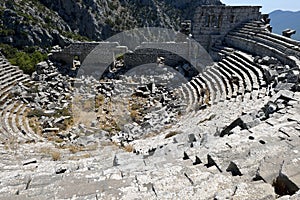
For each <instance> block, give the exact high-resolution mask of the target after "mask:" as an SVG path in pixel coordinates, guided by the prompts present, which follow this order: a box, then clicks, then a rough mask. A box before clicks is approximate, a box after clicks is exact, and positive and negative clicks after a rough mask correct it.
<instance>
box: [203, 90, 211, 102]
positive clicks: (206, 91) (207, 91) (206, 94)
mask: <svg viewBox="0 0 300 200" xmlns="http://www.w3.org/2000/svg"><path fill="white" fill-rule="evenodd" d="M205 96H206V98H205V100H204V102H205V104H207V105H209V101H210V93H209V90H208V89H205Z"/></svg>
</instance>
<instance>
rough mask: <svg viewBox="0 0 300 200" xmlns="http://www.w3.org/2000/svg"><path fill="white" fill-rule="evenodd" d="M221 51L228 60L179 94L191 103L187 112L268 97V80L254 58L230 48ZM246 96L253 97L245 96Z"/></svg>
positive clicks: (198, 78)
mask: <svg viewBox="0 0 300 200" xmlns="http://www.w3.org/2000/svg"><path fill="white" fill-rule="evenodd" d="M218 51H219V52H220V53H221V54H223V55H225V57H224V59H222V60H221V61H220V62H218V63H216V64H215V65H213V66H209V67H207V68H206V69H205V70H204V71H203V72H202V73H200V74H199V75H197V76H196V77H194V78H193V79H192V80H191V81H190V82H188V83H186V84H183V85H182V86H181V87H180V88H179V89H178V91H179V95H180V96H181V97H182V98H183V100H184V101H185V102H186V104H187V108H186V110H187V111H195V110H199V109H201V107H203V106H204V105H205V106H207V105H213V104H217V103H219V102H224V101H232V100H235V99H236V98H241V99H242V100H246V99H245V98H250V99H254V98H262V97H263V96H265V95H266V93H267V83H266V77H265V75H264V72H263V69H262V68H261V67H260V66H259V65H257V64H256V63H254V61H253V57H252V56H251V55H249V54H246V53H244V52H241V51H237V50H233V49H229V48H223V49H219V50H218ZM246 93H249V94H251V95H245V94H246Z"/></svg>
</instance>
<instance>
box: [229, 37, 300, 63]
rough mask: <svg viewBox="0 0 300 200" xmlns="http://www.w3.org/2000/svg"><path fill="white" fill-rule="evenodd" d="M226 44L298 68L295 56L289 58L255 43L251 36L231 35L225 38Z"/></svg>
mask: <svg viewBox="0 0 300 200" xmlns="http://www.w3.org/2000/svg"><path fill="white" fill-rule="evenodd" d="M225 42H226V43H227V44H228V45H230V46H234V47H236V48H238V49H243V50H244V51H246V52H250V53H251V54H253V55H260V56H271V57H275V58H277V59H278V60H279V61H281V62H283V63H286V64H288V65H290V66H292V67H297V66H298V65H297V62H296V60H295V59H292V58H291V57H293V56H288V55H286V54H285V53H284V52H282V51H280V50H278V49H277V48H274V47H271V46H269V45H267V44H265V43H262V42H258V41H255V40H254V39H252V38H251V36H249V35H246V36H241V35H240V34H239V33H229V34H228V35H227V36H226V37H225Z"/></svg>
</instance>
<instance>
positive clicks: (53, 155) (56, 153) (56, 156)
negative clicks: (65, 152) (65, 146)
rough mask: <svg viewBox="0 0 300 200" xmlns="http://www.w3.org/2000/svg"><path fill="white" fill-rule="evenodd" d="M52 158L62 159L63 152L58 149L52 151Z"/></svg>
mask: <svg viewBox="0 0 300 200" xmlns="http://www.w3.org/2000/svg"><path fill="white" fill-rule="evenodd" d="M51 157H52V160H54V161H57V160H60V159H61V154H60V153H59V152H58V151H52V152H51Z"/></svg>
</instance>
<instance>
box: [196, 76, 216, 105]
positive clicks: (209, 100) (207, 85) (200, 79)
mask: <svg viewBox="0 0 300 200" xmlns="http://www.w3.org/2000/svg"><path fill="white" fill-rule="evenodd" d="M197 79H198V80H197V81H198V82H199V83H203V84H204V85H203V88H204V92H205V90H207V91H208V93H209V94H208V95H209V96H207V94H205V98H204V101H205V102H204V103H206V104H208V105H212V104H213V102H214V99H215V96H216V94H215V91H214V90H213V87H212V85H211V82H210V81H209V80H207V78H206V76H204V74H199V76H197Z"/></svg>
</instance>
